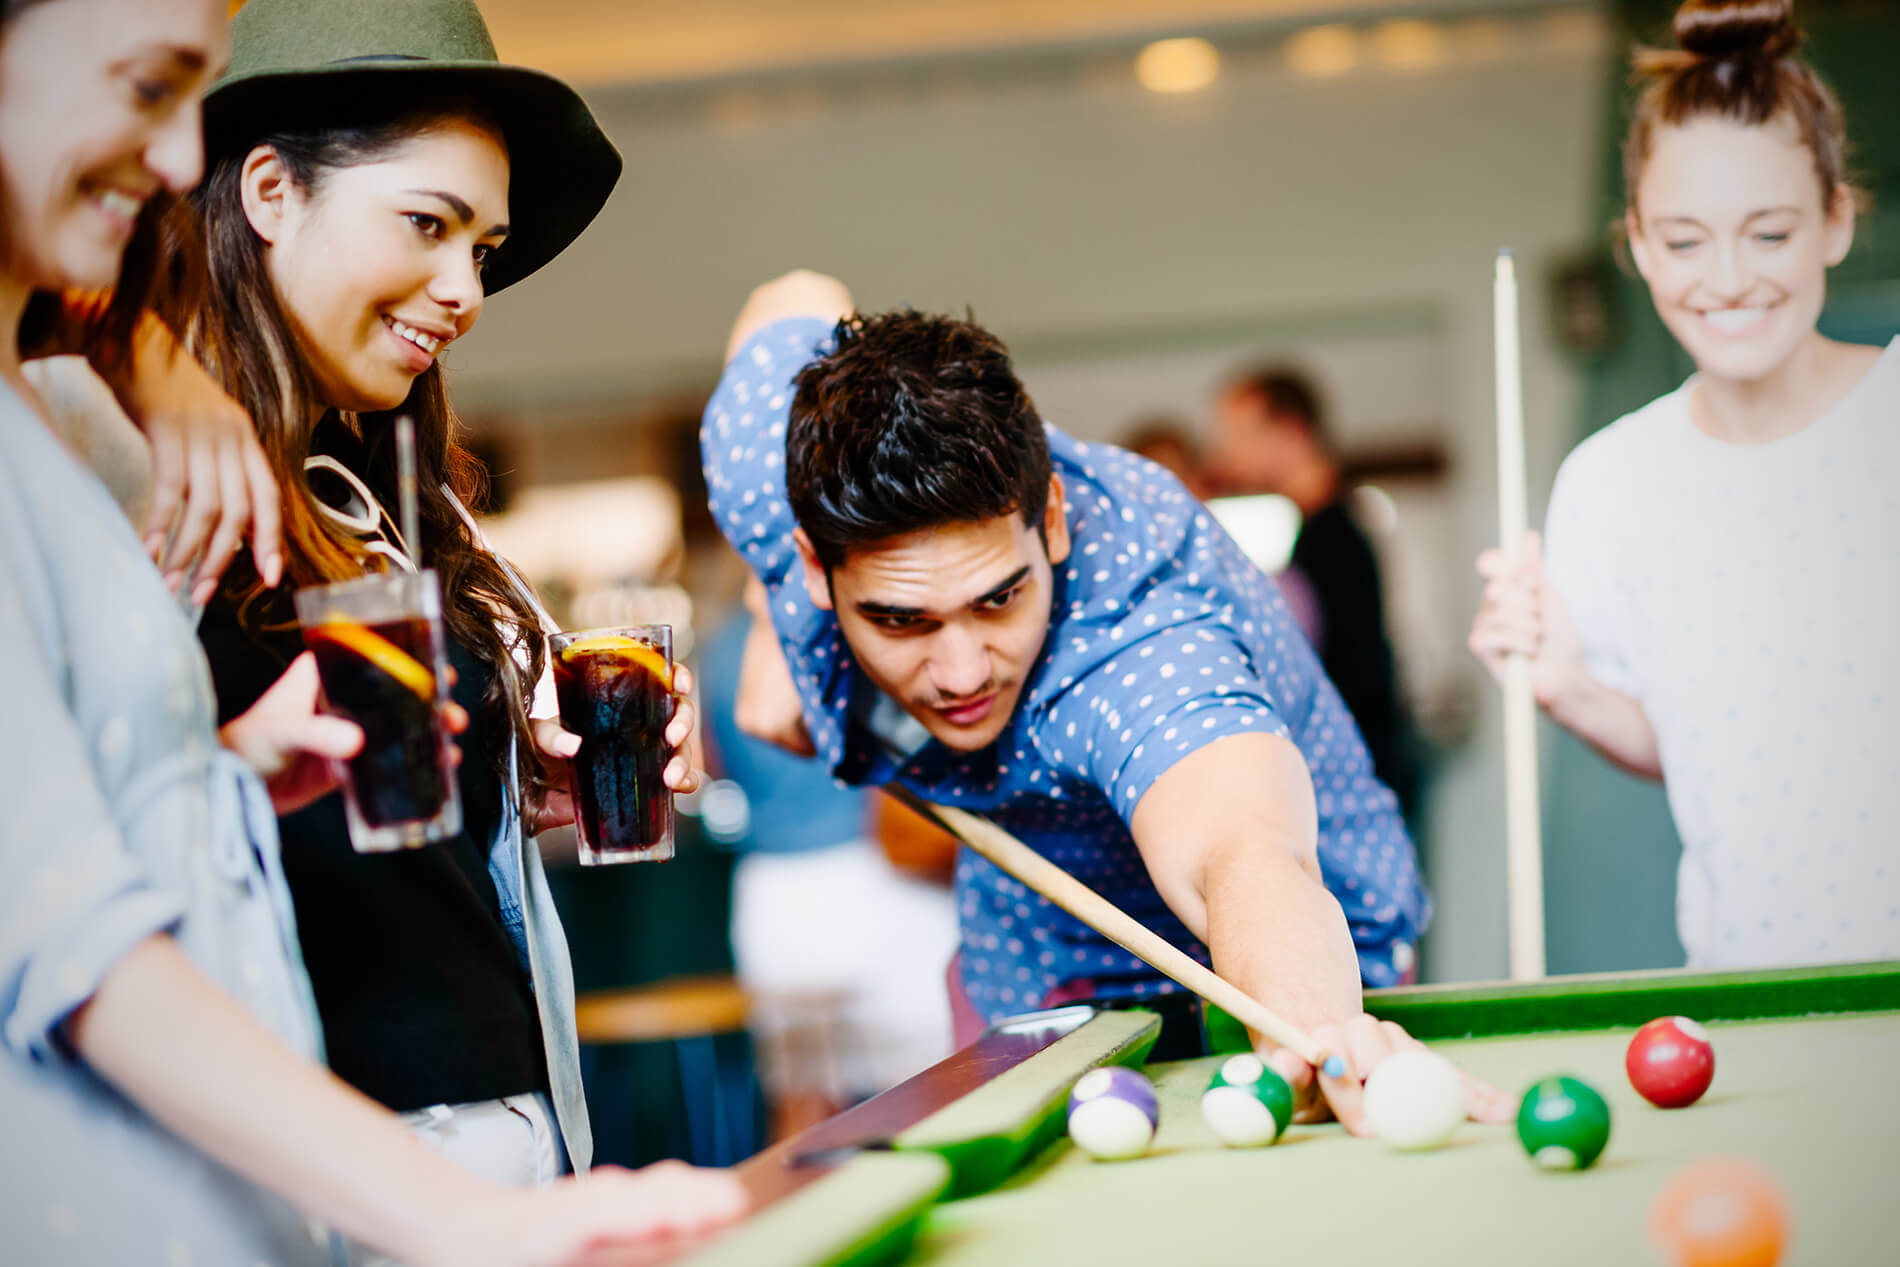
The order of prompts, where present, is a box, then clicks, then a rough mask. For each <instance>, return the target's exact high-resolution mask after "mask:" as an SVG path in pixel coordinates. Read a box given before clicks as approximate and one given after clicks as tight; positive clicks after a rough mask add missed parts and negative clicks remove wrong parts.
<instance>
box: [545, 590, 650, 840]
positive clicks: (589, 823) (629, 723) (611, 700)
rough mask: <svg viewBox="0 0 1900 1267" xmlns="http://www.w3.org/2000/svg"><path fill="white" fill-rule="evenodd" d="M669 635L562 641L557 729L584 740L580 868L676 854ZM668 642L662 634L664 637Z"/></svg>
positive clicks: (579, 784) (577, 793)
mask: <svg viewBox="0 0 1900 1267" xmlns="http://www.w3.org/2000/svg"><path fill="white" fill-rule="evenodd" d="M671 633H672V631H671V629H668V628H666V627H664V626H651V627H645V628H643V629H642V630H641V631H640V634H641V636H636V635H635V634H634V633H633V632H630V631H613V632H609V631H597V632H591V633H582V634H560V635H556V637H555V640H554V689H555V694H556V696H557V697H558V698H559V700H560V706H561V724H562V725H563V726H565V727H566V728H567V729H568V730H570V731H572V732H573V733H574V734H576V735H578V736H580V740H581V747H580V751H579V752H577V753H576V754H575V755H574V756H573V758H572V759H571V760H570V762H569V766H570V768H571V771H572V776H573V786H574V811H575V818H576V824H575V825H576V827H577V829H578V831H579V833H580V840H581V861H582V862H584V863H595V862H614V861H633V860H646V859H663V858H669V857H671V856H672V849H673V794H672V792H671V791H669V790H668V789H667V787H666V784H665V782H664V781H663V780H662V778H661V772H662V771H663V770H665V769H666V763H667V761H668V760H670V759H671V758H672V755H673V753H672V750H671V749H670V748H669V747H668V746H667V742H666V726H667V723H668V722H670V721H672V720H673V708H674V701H673V672H672V657H671V649H672V648H671V637H670V635H671ZM663 635H664V636H663Z"/></svg>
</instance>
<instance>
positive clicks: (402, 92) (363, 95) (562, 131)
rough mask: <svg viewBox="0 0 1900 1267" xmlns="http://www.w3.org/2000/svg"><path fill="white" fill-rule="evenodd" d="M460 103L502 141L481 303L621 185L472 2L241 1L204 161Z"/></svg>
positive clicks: (557, 92)
mask: <svg viewBox="0 0 1900 1267" xmlns="http://www.w3.org/2000/svg"><path fill="white" fill-rule="evenodd" d="M437 98H441V99H446V100H451V101H452V100H455V99H457V98H466V99H471V100H473V101H475V102H476V103H478V104H479V105H481V106H482V108H484V109H485V110H487V111H488V112H489V113H490V114H491V115H492V116H493V117H494V118H495V120H496V121H497V122H498V124H499V125H500V127H501V131H502V139H503V140H504V141H505V142H506V144H507V146H508V158H509V169H510V170H509V188H508V202H509V208H508V220H509V234H508V240H507V241H506V242H505V243H504V244H503V245H502V248H501V249H500V250H499V251H497V252H496V253H495V255H494V257H493V258H492V259H491V260H490V261H489V263H488V264H487V265H486V266H485V267H484V269H483V270H482V274H483V287H484V289H485V290H486V291H487V293H489V294H491V295H492V294H494V293H495V292H496V291H498V290H500V289H502V288H503V287H505V286H510V285H513V284H514V283H515V282H518V281H520V280H521V279H522V278H524V277H526V276H527V275H528V274H529V273H532V272H534V270H535V269H537V268H540V267H541V266H542V265H543V264H545V263H547V262H548V261H549V260H551V259H553V258H554V257H555V256H556V255H559V254H560V253H561V252H562V251H563V250H564V249H566V247H567V244H568V243H569V242H572V241H573V240H574V239H575V238H577V237H579V236H580V234H581V231H582V230H583V229H585V228H586V227H587V226H588V224H589V223H590V222H591V221H592V220H593V218H594V217H595V216H596V215H597V214H599V212H600V209H601V207H602V206H603V205H604V204H605V203H606V201H607V195H608V194H609V193H611V192H612V191H613V187H614V183H615V182H616V181H618V180H619V179H620V153H619V151H617V150H616V149H614V146H613V142H611V141H609V140H608V139H607V136H606V134H605V133H604V132H602V131H601V130H600V125H599V124H598V123H596V122H595V121H594V116H593V113H592V112H591V111H589V110H588V108H587V103H586V102H584V101H582V100H581V97H580V94H579V93H577V92H575V91H574V90H573V89H572V88H570V87H568V86H567V85H566V84H564V83H562V82H561V81H560V80H559V79H556V78H555V77H554V76H552V75H549V74H545V73H543V72H541V71H538V70H530V69H528V68H527V67H525V66H508V65H504V64H502V63H501V62H500V61H499V60H497V59H496V57H495V44H494V41H493V40H491V39H490V38H489V36H488V25H487V23H485V22H483V21H482V15H481V10H479V9H477V8H476V7H475V4H474V0H249V3H248V4H246V5H245V6H244V7H243V8H242V9H240V10H239V11H238V14H237V16H236V17H235V18H233V19H232V20H231V65H230V67H229V69H227V70H226V71H225V73H224V75H223V77H222V78H220V79H219V80H218V82H217V83H216V84H214V85H212V88H211V91H210V93H209V94H208V95H207V96H206V98H205V106H204V110H205V144H206V149H207V153H208V157H209V160H210V162H212V163H215V162H217V161H218V160H219V159H220V158H222V157H224V156H226V155H228V154H231V153H233V152H237V151H239V150H242V149H245V148H248V147H249V146H250V145H252V144H255V143H256V141H257V140H258V138H260V137H262V136H264V135H266V134H267V133H269V132H271V131H273V130H275V129H278V128H284V127H299V128H301V127H309V126H312V125H315V126H322V125H324V124H325V123H326V122H340V121H343V120H345V119H347V120H349V121H350V122H354V123H360V122H362V121H363V120H364V118H365V117H366V112H367V114H368V117H375V114H376V112H378V111H380V110H382V109H384V108H385V107H386V108H387V109H388V111H389V112H390V113H395V112H399V111H405V110H410V109H414V108H416V107H418V106H426V105H427V104H428V103H429V102H430V101H431V100H434V99H437Z"/></svg>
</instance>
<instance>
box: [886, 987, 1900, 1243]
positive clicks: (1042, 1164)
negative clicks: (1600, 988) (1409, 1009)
mask: <svg viewBox="0 0 1900 1267" xmlns="http://www.w3.org/2000/svg"><path fill="white" fill-rule="evenodd" d="M1709 1029H1710V1032H1711V1034H1712V1037H1713V1041H1714V1043H1715V1048H1716V1076H1715V1083H1714V1085H1713V1087H1712V1088H1711V1089H1710V1091H1709V1093H1708V1094H1707V1095H1706V1096H1705V1097H1704V1098H1703V1099H1702V1100H1701V1101H1700V1102H1698V1103H1697V1104H1695V1105H1693V1106H1691V1107H1690V1108H1687V1109H1681V1110H1670V1111H1665V1110H1660V1109H1656V1108H1653V1107H1651V1106H1650V1105H1648V1104H1647V1103H1645V1102H1644V1101H1643V1100H1642V1099H1641V1098H1640V1097H1638V1096H1637V1094H1636V1092H1635V1091H1634V1090H1633V1089H1632V1088H1631V1087H1630V1085H1629V1082H1628V1079H1627V1078H1626V1077H1625V1075H1624V1071H1623V1054H1624V1050H1625V1048H1626V1047H1627V1044H1628V1041H1629V1036H1630V1031H1629V1030H1628V1029H1623V1028H1619V1029H1616V1030H1613V1031H1606V1032H1596V1033H1563V1034H1549V1035H1530V1036H1524V1035H1518V1036H1507V1037H1495V1038H1480V1039H1464V1040H1452V1041H1442V1042H1438V1043H1435V1044H1433V1046H1434V1048H1435V1049H1437V1050H1439V1051H1441V1052H1443V1053H1444V1054H1445V1055H1447V1056H1449V1057H1450V1058H1451V1059H1453V1060H1454V1061H1456V1062H1457V1063H1458V1064H1459V1065H1460V1066H1461V1067H1463V1068H1464V1069H1466V1070H1467V1071H1469V1072H1470V1073H1472V1074H1474V1075H1476V1076H1478V1077H1480V1078H1484V1079H1486V1080H1488V1081H1490V1082H1492V1083H1493V1084H1495V1085H1497V1086H1500V1087H1503V1088H1507V1089H1510V1090H1512V1091H1519V1090H1522V1089H1523V1088H1524V1087H1525V1086H1528V1085H1529V1084H1530V1083H1531V1082H1533V1081H1535V1080H1536V1079H1537V1078H1539V1077H1542V1076H1545V1075H1548V1074H1553V1073H1570V1074H1574V1075H1576V1076H1580V1077H1582V1078H1583V1079H1584V1080H1585V1081H1587V1082H1589V1083H1591V1084H1592V1085H1593V1086H1595V1087H1596V1088H1597V1089H1598V1090H1599V1091H1600V1092H1602V1093H1603V1095H1604V1097H1605V1098H1606V1099H1607V1100H1608V1101H1609V1104H1610V1111H1611V1120H1612V1127H1611V1137H1610V1143H1609V1147H1608V1149H1607V1150H1606V1152H1605V1153H1604V1156H1603V1158H1602V1160H1601V1161H1599V1162H1598V1163H1597V1165H1596V1166H1595V1167H1594V1168H1593V1169H1591V1170H1588V1171H1584V1172H1580V1173H1550V1172H1544V1171H1540V1170H1538V1169H1536V1168H1535V1167H1534V1166H1532V1165H1531V1163H1530V1162H1529V1160H1528V1159H1527V1158H1526V1157H1525V1156H1524V1153H1523V1150H1522V1149H1521V1147H1520V1146H1519V1144H1518V1142H1517V1138H1516V1134H1515V1132H1514V1131H1513V1129H1512V1128H1511V1127H1510V1126H1509V1125H1502V1126H1476V1125H1471V1124H1467V1125H1466V1126H1465V1127H1464V1128H1463V1129H1462V1130H1461V1131H1460V1133H1459V1134H1458V1135H1457V1136H1456V1137H1455V1138H1454V1139H1453V1141H1452V1142H1451V1143H1450V1144H1449V1145H1448V1146H1446V1147H1445V1148H1442V1149H1439V1150H1437V1151H1433V1152H1428V1153H1420V1154H1400V1153H1394V1152H1390V1151H1388V1150H1387V1149H1385V1147H1384V1146H1383V1145H1380V1144H1378V1143H1376V1142H1371V1141H1366V1140H1358V1139H1353V1138H1350V1137H1348V1136H1347V1135H1346V1134H1345V1133H1344V1132H1343V1131H1342V1130H1341V1129H1340V1128H1339V1127H1337V1126H1333V1125H1327V1126H1298V1125H1296V1126H1294V1127H1293V1128H1292V1129H1291V1130H1290V1131H1289V1132H1288V1135H1287V1137H1286V1138H1285V1139H1284V1140H1282V1142H1280V1143H1279V1144H1277V1145H1275V1146H1273V1147H1271V1148H1264V1149H1252V1150H1230V1149H1224V1148H1222V1147H1221V1146H1220V1145H1219V1143H1218V1141H1217V1140H1215V1139H1214V1137H1213V1135H1212V1133H1211V1132H1210V1131H1209V1130H1208V1128H1207V1126H1206V1125H1205V1123H1204V1122H1203V1121H1202V1120H1201V1116H1200V1112H1199V1105H1198V1101H1199V1096H1200V1092H1201V1090H1202V1089H1203V1087H1204V1086H1205V1084H1206V1082H1207V1079H1208V1077H1209V1076H1210V1075H1211V1073H1212V1070H1213V1067H1214V1066H1215V1064H1217V1063H1218V1060H1219V1058H1218V1057H1209V1058H1205V1059H1201V1060H1193V1061H1184V1062H1180V1063H1175V1064H1166V1065H1151V1066H1150V1067H1149V1072H1150V1074H1151V1075H1152V1076H1154V1077H1155V1079H1156V1082H1157V1085H1158V1088H1159V1091H1160V1097H1161V1128H1160V1131H1159V1134H1158V1135H1157V1137H1156V1139H1155V1143H1154V1147H1153V1149H1152V1151H1151V1152H1150V1153H1149V1155H1148V1156H1146V1157H1143V1158H1139V1159H1136V1160H1133V1161H1126V1162H1113V1163H1104V1162H1095V1161H1092V1160H1090V1159H1089V1158H1088V1157H1087V1156H1086V1155H1084V1154H1082V1153H1080V1152H1079V1151H1077V1150H1076V1149H1075V1148H1074V1147H1073V1146H1072V1145H1070V1144H1069V1143H1068V1141H1067V1140H1066V1139H1061V1140H1058V1141H1057V1142H1056V1143H1055V1144H1054V1145H1053V1146H1051V1147H1050V1148H1048V1149H1046V1150H1044V1151H1043V1152H1042V1153H1040V1154H1039V1155H1038V1156H1037V1157H1035V1158H1034V1159H1033V1160H1032V1161H1031V1162H1030V1163H1029V1164H1028V1165H1027V1166H1025V1167H1024V1168H1023V1169H1021V1170H1020V1171H1019V1172H1018V1173H1016V1174H1015V1175H1014V1176H1013V1177H1012V1178H1010V1179H1009V1180H1008V1181H1006V1182H1005V1183H1004V1184H1002V1185H1001V1186H1000V1187H998V1188H996V1189H995V1190H993V1191H991V1192H989V1193H987V1194H985V1195H982V1196H976V1197H970V1198H966V1199H963V1200H958V1201H952V1202H949V1203H946V1204H943V1205H939V1206H937V1207H936V1208H935V1209H934V1210H932V1211H931V1213H930V1214H929V1216H928V1217H927V1218H926V1219H925V1221H924V1222H923V1224H922V1226H921V1230H920V1232H919V1235H918V1237H917V1240H916V1242H915V1243H914V1245H913V1246H912V1248H911V1250H910V1253H909V1255H908V1257H906V1258H905V1259H904V1261H905V1262H907V1263H914V1264H932V1265H939V1264H941V1265H944V1267H949V1265H953V1264H984V1265H985V1267H990V1265H993V1264H999V1263H1054V1262H1062V1263H1080V1264H1088V1265H1090V1267H1115V1265H1118V1264H1128V1265H1130V1267H1133V1265H1134V1264H1142V1265H1144V1267H1149V1265H1152V1264H1162V1263H1168V1264H1176V1263H1179V1264H1188V1263H1209V1264H1214V1263H1232V1262H1250V1263H1253V1262H1265V1261H1273V1262H1293V1263H1314V1264H1318V1263H1341V1262H1343V1263H1358V1262H1391V1263H1403V1264H1434V1263H1471V1264H1477V1263H1511V1264H1518V1263H1538V1264H1545V1263H1549V1264H1556V1263H1589V1264H1592V1265H1601V1264H1626V1263H1642V1262H1650V1261H1661V1260H1660V1259H1658V1258H1655V1257H1654V1256H1653V1255H1652V1253H1651V1251H1650V1249H1649V1247H1648V1245H1647V1243H1646V1236H1645V1222H1646V1218H1647V1215H1648V1211H1649V1208H1650V1205H1651V1203H1652V1201H1653V1199H1654V1196H1655V1194H1656V1192H1657V1190H1658V1189H1659V1188H1660V1187H1661V1186H1662V1185H1663V1183H1664V1181H1665V1180H1666V1179H1667V1178H1668V1177H1669V1175H1670V1174H1671V1173H1672V1172H1674V1171H1675V1170H1676V1169H1677V1168H1678V1167H1680V1166H1682V1165H1684V1164H1685V1163H1687V1162H1689V1161H1691V1160H1693V1159H1695V1158H1698V1157H1703V1156H1708V1155H1711V1154H1726V1155H1732V1156H1739V1157H1745V1158H1749V1159H1752V1160H1754V1161H1757V1162H1759V1163H1760V1164H1762V1165H1763V1166H1765V1167H1767V1168H1768V1169H1769V1170H1770V1171H1772V1172H1773V1173H1774V1174H1775V1175H1776V1176H1777V1177H1778V1179H1779V1180H1780V1182H1781V1185H1782V1187H1783V1189H1784V1191H1785V1193H1786V1196H1787V1199H1788V1202H1789V1205H1790V1208H1791V1212H1792V1221H1793V1235H1792V1237H1791V1242H1790V1245H1789V1249H1788V1253H1787V1256H1786V1257H1785V1258H1784V1260H1783V1261H1784V1262H1785V1263H1787V1264H1790V1265H1796V1267H1798V1265H1800V1264H1809V1265H1812V1267H1822V1265H1824V1264H1826V1265H1834V1264H1855V1265H1858V1264H1895V1263H1900V1087H1897V1085H1896V1084H1897V1082H1900V1015H1895V1014H1892V1013H1877V1014H1870V1015H1862V1016H1850V1017H1839V1018H1798V1019H1781V1020H1757V1021H1745V1022H1734V1023H1728V1024H1712V1025H1710V1026H1709Z"/></svg>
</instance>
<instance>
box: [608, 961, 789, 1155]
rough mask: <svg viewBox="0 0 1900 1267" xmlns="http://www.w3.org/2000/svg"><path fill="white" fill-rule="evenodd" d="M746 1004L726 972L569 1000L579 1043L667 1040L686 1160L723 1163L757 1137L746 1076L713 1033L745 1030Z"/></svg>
mask: <svg viewBox="0 0 1900 1267" xmlns="http://www.w3.org/2000/svg"><path fill="white" fill-rule="evenodd" d="M750 1006H751V1000H750V999H748V998H747V996H746V992H745V991H744V990H743V989H741V988H740V986H739V983H738V982H737V981H735V980H734V979H733V978H731V977H726V976H705V977H674V978H672V979H670V980H665V981H656V982H654V983H652V984H651V985H642V986H630V987H628V988H626V989H619V990H594V991H590V992H589V993H587V994H583V995H581V996H580V997H579V998H577V999H576V1000H575V1007H574V1019H575V1027H576V1029H577V1030H578V1032H579V1035H580V1040H581V1042H583V1043H589V1044H600V1045H605V1044H610V1043H656V1042H670V1043H672V1044H673V1049H674V1052H675V1055H676V1058H677V1059H678V1061H679V1074H680V1089H681V1092H682V1094H683V1095H684V1098H685V1101H686V1125H687V1131H688V1134H689V1135H690V1137H691V1145H692V1157H691V1159H690V1160H692V1161H693V1162H694V1163H695V1164H697V1165H704V1166H730V1165H732V1164H734V1163H735V1162H738V1161H741V1160H743V1159H744V1158H746V1157H748V1156H750V1155H751V1154H752V1153H753V1152H756V1151H757V1149H758V1145H759V1143H760V1141H759V1139H758V1131H757V1124H756V1122H755V1121H754V1120H753V1119H754V1117H755V1114H754V1113H753V1111H752V1101H753V1079H752V1078H751V1076H750V1074H749V1071H748V1069H747V1067H746V1065H745V1063H744V1062H743V1061H739V1062H734V1061H725V1062H722V1061H721V1059H720V1054H719V1047H718V1039H719V1038H720V1037H721V1036H722V1035H730V1034H743V1033H744V1032H745V1027H746V1014H747V1012H748V1011H749V1010H750ZM709 1107H710V1113H709V1112H708V1108H709Z"/></svg>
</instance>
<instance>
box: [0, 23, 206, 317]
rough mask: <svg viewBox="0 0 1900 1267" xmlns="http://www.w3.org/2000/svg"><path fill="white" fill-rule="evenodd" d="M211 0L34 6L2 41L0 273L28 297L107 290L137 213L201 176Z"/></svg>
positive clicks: (0, 34)
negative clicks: (35, 292)
mask: <svg viewBox="0 0 1900 1267" xmlns="http://www.w3.org/2000/svg"><path fill="white" fill-rule="evenodd" d="M224 18H225V6H224V4H223V3H222V0H44V2H43V3H40V4H35V5H32V6H30V7H27V8H25V9H23V10H21V11H20V12H19V13H18V14H17V15H16V16H15V17H13V18H12V19H11V20H10V21H8V22H7V24H6V26H5V29H4V31H3V32H0V197H4V207H5V218H6V255H7V260H6V265H7V268H8V269H9V271H11V272H12V273H13V274H14V275H15V276H16V277H18V278H20V279H21V280H23V281H25V282H26V283H27V284H29V285H32V286H38V287H44V288H48V289H56V288H60V287H67V286H76V287H88V288H92V287H105V286H110V285H112V284H113V283H114V282H115V281H117V280H118V275H119V266H120V262H121V260H122V259H123V258H124V255H125V247H126V244H127V243H128V242H129V241H130V240H131V238H132V230H133V227H134V224H135V222H136V221H137V219H138V215H139V212H140V210H141V209H142V208H143V207H144V205H145V203H146V202H147V201H148V200H149V199H150V198H151V197H152V196H153V195H154V194H156V193H158V192H159V191H160V190H161V189H167V190H170V191H171V192H172V193H175V194H182V193H184V192H186V191H187V190H189V189H190V188H191V187H192V186H193V185H196V184H197V183H198V178H199V177H200V176H201V175H203V173H204V142H203V130H202V124H201V121H200V106H201V104H202V101H203V96H204V91H205V88H206V87H207V86H208V84H209V82H210V79H211V77H212V76H213V75H215V74H217V73H218V71H219V68H220V67H222V66H223V64H224V59H225V51H226V47H227V45H226V40H225V29H224V28H225V23H224Z"/></svg>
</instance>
